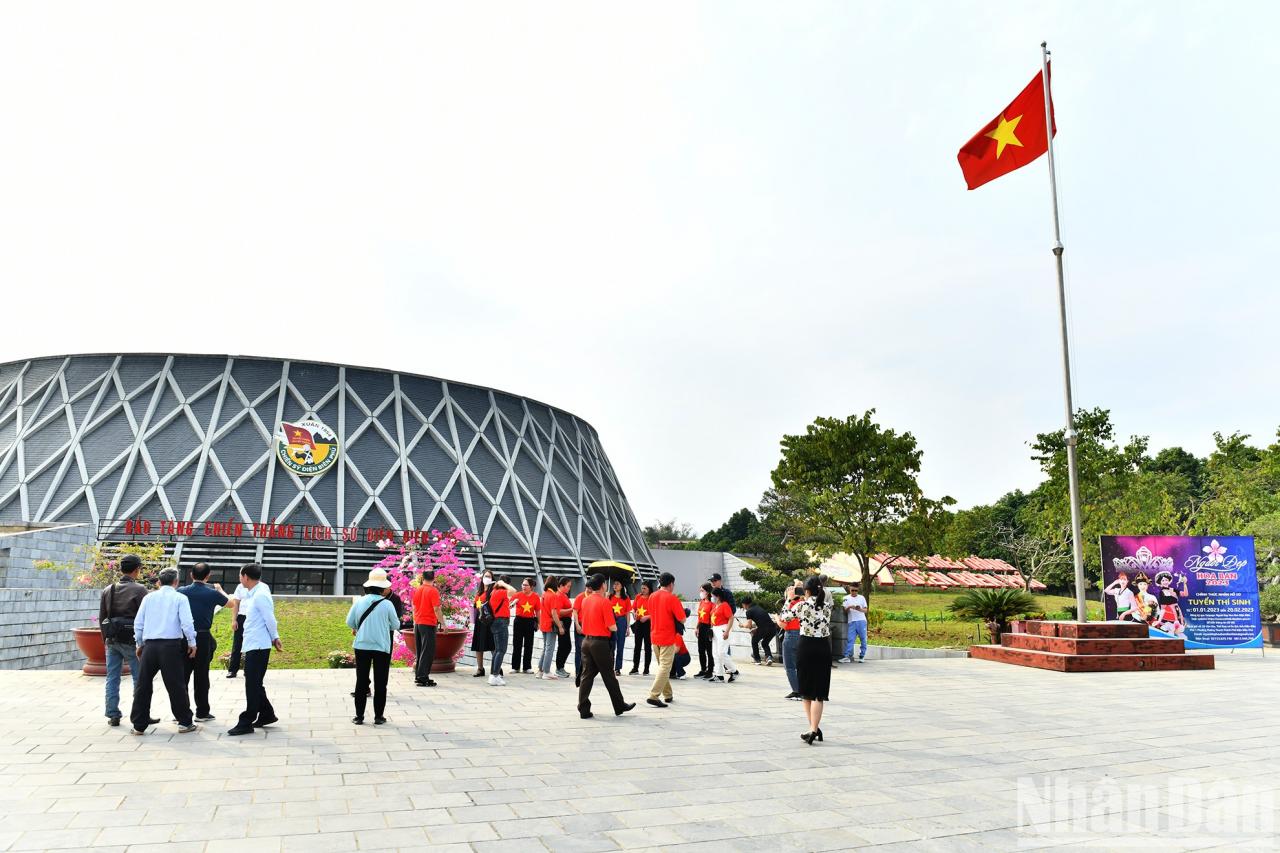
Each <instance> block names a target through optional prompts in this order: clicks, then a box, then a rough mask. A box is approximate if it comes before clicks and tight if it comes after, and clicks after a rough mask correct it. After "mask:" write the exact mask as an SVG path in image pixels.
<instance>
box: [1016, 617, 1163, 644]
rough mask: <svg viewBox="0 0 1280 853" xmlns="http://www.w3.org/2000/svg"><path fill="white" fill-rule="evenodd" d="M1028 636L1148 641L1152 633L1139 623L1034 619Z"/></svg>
mask: <svg viewBox="0 0 1280 853" xmlns="http://www.w3.org/2000/svg"><path fill="white" fill-rule="evenodd" d="M1026 632H1027V633H1028V634H1035V635H1038V636H1041V637H1068V638H1072V639H1077V640H1121V639H1132V640H1141V639H1146V638H1147V637H1148V636H1149V635H1150V631H1149V630H1148V629H1147V626H1146V625H1141V624H1139V623H1137V622H1050V621H1046V620H1040V619H1032V620H1030V621H1029V622H1027V631H1026Z"/></svg>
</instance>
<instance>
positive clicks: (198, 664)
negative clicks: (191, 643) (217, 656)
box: [183, 631, 218, 717]
mask: <svg viewBox="0 0 1280 853" xmlns="http://www.w3.org/2000/svg"><path fill="white" fill-rule="evenodd" d="M217 651H218V641H217V640H215V639H214V638H213V634H212V632H210V631H196V656H195V657H193V658H183V660H184V661H185V663H186V666H187V684H188V685H190V684H191V683H192V682H193V681H194V682H195V699H196V703H195V704H196V716H197V717H207V716H209V664H210V662H211V661H212V660H213V655H214V653H215V652H217Z"/></svg>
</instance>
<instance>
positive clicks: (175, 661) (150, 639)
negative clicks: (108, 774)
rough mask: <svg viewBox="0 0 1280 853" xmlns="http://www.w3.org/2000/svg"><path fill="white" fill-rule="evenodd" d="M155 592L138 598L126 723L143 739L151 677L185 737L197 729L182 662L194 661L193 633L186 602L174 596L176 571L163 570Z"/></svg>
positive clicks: (145, 731) (149, 720)
mask: <svg viewBox="0 0 1280 853" xmlns="http://www.w3.org/2000/svg"><path fill="white" fill-rule="evenodd" d="M158 582H159V584H160V586H159V588H158V589H156V591H155V592H153V593H151V594H150V595H148V596H147V597H146V598H144V599H142V605H141V606H140V607H139V608H138V615H137V616H136V617H134V620H133V632H134V636H135V637H136V638H137V643H138V648H137V653H138V666H139V667H140V671H139V673H138V675H137V680H136V683H135V685H134V690H133V709H132V710H131V711H130V712H129V720H130V722H131V723H132V724H133V733H134V734H135V735H145V734H146V733H147V726H149V725H150V724H151V723H152V722H153V720H152V718H151V688H152V684H153V683H154V682H155V679H156V673H157V672H158V673H160V678H161V679H162V680H163V681H164V689H165V692H166V693H168V694H169V710H171V711H172V712H173V718H174V719H175V720H177V721H178V734H183V735H185V734H189V733H191V732H194V731H195V730H196V729H198V728H199V726H197V725H196V724H195V723H194V722H193V721H192V719H191V703H190V702H189V701H187V680H186V678H185V677H184V676H185V675H186V664H185V661H186V659H187V658H194V657H195V656H196V628H195V623H194V622H193V621H192V619H191V602H190V601H188V600H187V597H186V596H185V595H179V594H178V589H177V586H178V570H177V569H165V570H164V571H162V572H160V577H159V578H158Z"/></svg>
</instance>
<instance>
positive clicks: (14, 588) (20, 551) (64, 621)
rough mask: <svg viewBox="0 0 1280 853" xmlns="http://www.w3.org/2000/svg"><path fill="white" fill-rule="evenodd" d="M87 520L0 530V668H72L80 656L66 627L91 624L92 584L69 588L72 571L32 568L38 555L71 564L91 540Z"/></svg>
mask: <svg viewBox="0 0 1280 853" xmlns="http://www.w3.org/2000/svg"><path fill="white" fill-rule="evenodd" d="M94 538H95V537H94V535H93V529H92V528H91V527H90V526H89V525H85V524H78V525H66V526H61V527H48V528H41V529H36V530H24V531H17V532H10V533H4V534H0V669H74V668H78V667H79V666H81V665H82V664H83V663H84V657H83V656H82V655H81V654H80V652H79V650H78V649H77V648H76V644H75V640H74V639H72V637H71V629H72V628H83V627H89V626H91V625H93V624H94V623H93V621H92V620H93V618H94V617H96V616H97V615H98V596H99V594H100V593H99V591H98V590H96V589H88V590H85V589H71V588H70V586H71V582H72V577H73V572H55V571H47V570H43V569H37V568H36V567H35V564H36V563H37V562H38V561H40V560H50V561H52V562H54V563H75V564H78V563H80V562H82V561H83V560H84V555H83V554H81V553H80V551H79V550H78V549H79V548H80V547H82V546H84V545H87V544H89V543H91V542H93V541H94Z"/></svg>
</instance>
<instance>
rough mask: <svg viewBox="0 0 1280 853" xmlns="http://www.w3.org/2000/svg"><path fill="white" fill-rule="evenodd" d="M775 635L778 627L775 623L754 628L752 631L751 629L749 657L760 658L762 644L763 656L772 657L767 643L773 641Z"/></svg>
mask: <svg viewBox="0 0 1280 853" xmlns="http://www.w3.org/2000/svg"><path fill="white" fill-rule="evenodd" d="M776 636H778V628H777V626H776V625H771V626H769V627H765V628H756V629H755V630H754V631H752V632H751V659H752V660H756V661H758V660H760V647H761V646H764V653H765V656H766V657H769V658H772V657H773V652H771V651H769V643H771V642H772V641H773V638H774V637H776Z"/></svg>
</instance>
